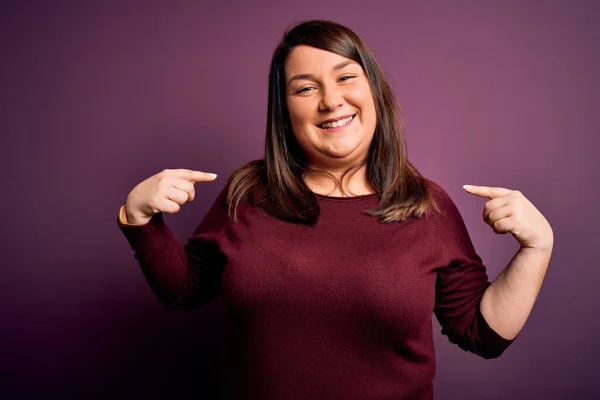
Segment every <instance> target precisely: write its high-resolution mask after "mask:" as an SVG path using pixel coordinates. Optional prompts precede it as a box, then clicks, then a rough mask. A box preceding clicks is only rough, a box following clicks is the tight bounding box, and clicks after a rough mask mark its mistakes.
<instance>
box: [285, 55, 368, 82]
mask: <svg viewBox="0 0 600 400" xmlns="http://www.w3.org/2000/svg"><path fill="white" fill-rule="evenodd" d="M350 64H357V63H356V62H354V61H352V60H346V61H342V62H340V63H337V64H335V65H334V66H333V70H334V71H338V70H340V69H342V68H345V67H347V66H348V65H350ZM357 65H358V64H357ZM303 79H307V80H313V81H314V80H315V77H314V76H313V75H312V74H298V75H294V76H292V77H291V78H290V80H289V81H288V83H287V84H288V85H289V84H290V83H292V82H293V81H298V80H303Z"/></svg>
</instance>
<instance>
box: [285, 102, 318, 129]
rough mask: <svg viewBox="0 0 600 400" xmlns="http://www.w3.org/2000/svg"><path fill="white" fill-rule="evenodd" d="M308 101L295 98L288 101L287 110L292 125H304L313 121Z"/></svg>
mask: <svg viewBox="0 0 600 400" xmlns="http://www.w3.org/2000/svg"><path fill="white" fill-rule="evenodd" d="M308 103H309V101H308V99H303V98H293V99H292V100H288V102H287V108H288V113H289V114H290V120H291V121H292V124H303V123H306V122H308V121H311V118H312V114H311V111H310V104H308Z"/></svg>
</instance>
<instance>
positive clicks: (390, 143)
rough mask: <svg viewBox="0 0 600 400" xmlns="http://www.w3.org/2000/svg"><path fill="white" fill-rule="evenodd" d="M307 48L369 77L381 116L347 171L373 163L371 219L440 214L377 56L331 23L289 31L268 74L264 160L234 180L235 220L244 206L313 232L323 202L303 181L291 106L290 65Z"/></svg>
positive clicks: (304, 168)
mask: <svg viewBox="0 0 600 400" xmlns="http://www.w3.org/2000/svg"><path fill="white" fill-rule="evenodd" d="M300 45H306V46H311V47H315V48H318V49H322V50H325V51H329V52H332V53H335V54H338V55H340V56H342V57H346V58H348V59H350V60H353V61H355V62H357V63H358V64H359V65H360V66H361V67H362V68H363V70H364V71H365V73H366V75H367V77H368V80H369V83H370V85H371V92H372V94H373V98H374V102H375V109H376V114H377V123H376V128H375V132H374V135H373V139H372V142H371V145H370V148H369V152H368V155H367V157H366V159H365V160H363V161H362V162H361V163H359V164H358V165H354V166H352V167H351V168H349V169H348V170H347V171H346V173H348V172H350V171H352V170H354V171H356V170H357V169H358V168H360V167H361V166H362V165H365V164H366V175H367V180H368V182H369V184H370V185H371V187H372V188H373V189H374V190H375V191H376V194H377V197H378V200H379V202H378V205H377V207H376V208H374V209H371V210H365V214H367V215H371V216H373V217H377V218H379V220H380V221H381V222H398V221H404V220H406V219H408V218H419V217H421V216H422V215H424V214H425V213H427V212H428V211H429V208H430V206H431V205H433V207H434V208H435V209H436V210H438V211H439V208H438V206H437V205H436V203H435V201H434V200H433V196H431V194H430V191H429V189H428V185H427V179H426V178H424V177H423V176H422V175H421V174H420V173H419V172H418V170H417V169H416V168H415V167H414V166H413V165H412V164H411V163H410V162H409V161H408V158H407V152H406V144H405V140H404V127H403V123H402V120H401V113H400V106H399V104H398V102H397V100H396V97H395V96H394V93H393V91H392V88H391V86H390V84H389V83H388V81H387V80H386V78H385V76H384V74H383V72H382V70H381V68H380V67H379V65H378V64H377V61H376V60H375V57H374V55H373V53H372V51H371V50H370V49H369V48H368V47H367V45H366V44H365V43H364V42H363V41H362V40H361V39H360V37H359V36H358V35H357V34H355V33H354V32H353V31H352V30H350V29H349V28H347V27H345V26H343V25H340V24H338V23H335V22H332V21H323V20H313V21H306V22H302V23H299V24H297V25H295V26H293V27H291V28H290V29H288V30H287V31H286V32H285V33H284V35H283V39H282V41H281V42H280V43H279V45H278V46H277V47H276V48H275V51H274V53H273V58H272V60H271V67H270V72H269V94H268V96H269V98H268V111H267V127H266V138H265V154H264V159H261V160H255V161H251V162H249V163H246V164H245V165H243V166H241V167H239V168H238V169H236V170H235V171H234V172H233V174H232V175H231V177H230V179H229V182H228V184H229V189H228V195H227V202H228V205H229V213H230V215H231V216H232V218H233V219H234V220H235V219H236V217H237V208H238V206H239V205H240V203H241V202H247V203H249V204H251V205H253V206H256V207H258V208H259V209H260V210H262V211H263V212H265V213H267V214H268V215H271V216H273V217H275V218H278V219H281V220H284V221H289V222H295V223H304V224H309V225H311V224H314V223H315V222H316V220H317V218H318V216H319V210H320V208H319V203H318V197H317V196H316V194H315V193H313V192H312V191H311V190H310V189H309V188H308V186H307V185H306V183H305V182H304V180H303V178H302V174H303V173H304V172H305V171H307V170H308V169H309V168H310V167H309V166H308V163H307V159H306V156H305V154H304V152H303V150H302V148H301V147H300V145H299V144H298V142H297V140H296V138H295V136H294V133H293V131H292V129H291V123H290V119H289V114H288V110H287V106H286V100H285V99H286V97H285V72H284V71H285V70H284V67H285V61H286V59H287V57H288V56H289V54H290V52H291V51H292V49H293V48H294V47H296V46H300ZM344 175H345V174H344ZM342 179H343V178H342Z"/></svg>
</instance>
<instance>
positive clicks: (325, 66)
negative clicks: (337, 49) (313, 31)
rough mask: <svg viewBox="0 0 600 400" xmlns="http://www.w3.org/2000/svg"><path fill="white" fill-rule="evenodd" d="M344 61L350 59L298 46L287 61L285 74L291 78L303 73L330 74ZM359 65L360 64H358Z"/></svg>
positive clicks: (313, 48)
mask: <svg viewBox="0 0 600 400" xmlns="http://www.w3.org/2000/svg"><path fill="white" fill-rule="evenodd" d="M342 61H352V60H350V59H349V58H346V57H343V56H340V55H339V54H335V53H331V52H329V51H325V50H321V49H317V48H315V47H310V46H304V45H302V46H297V47H295V48H294V49H293V50H292V51H291V52H290V54H289V55H288V58H287V60H286V61H285V74H286V76H291V75H295V74H301V73H318V72H322V73H325V72H329V71H331V69H333V67H334V66H335V65H337V64H339V63H340V62H342ZM356 65H358V64H356Z"/></svg>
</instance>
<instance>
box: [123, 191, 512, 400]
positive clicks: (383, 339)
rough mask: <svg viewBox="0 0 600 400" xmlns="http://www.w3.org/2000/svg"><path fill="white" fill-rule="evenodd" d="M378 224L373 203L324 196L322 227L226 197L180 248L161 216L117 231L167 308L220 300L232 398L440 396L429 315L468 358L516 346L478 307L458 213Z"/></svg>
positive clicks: (484, 282) (443, 196) (478, 291)
mask: <svg viewBox="0 0 600 400" xmlns="http://www.w3.org/2000/svg"><path fill="white" fill-rule="evenodd" d="M430 186H431V188H432V190H433V193H434V196H435V198H436V199H437V200H438V204H439V206H440V207H441V209H442V211H443V213H444V215H443V216H440V215H439V214H437V213H435V212H434V213H432V214H431V215H430V216H428V217H424V218H422V219H412V220H409V221H407V222H403V223H392V224H381V223H378V222H377V220H376V219H375V218H373V217H369V216H365V215H362V214H361V213H360V212H361V211H362V210H365V209H367V208H372V207H374V206H375V205H376V203H377V197H376V196H375V195H366V196H358V197H344V198H340V197H328V196H322V195H318V198H319V203H320V207H321V214H320V217H319V220H318V222H317V224H316V225H315V226H314V227H307V226H302V225H297V224H292V223H287V222H282V221H280V220H277V219H274V218H271V217H267V216H265V215H264V214H261V213H260V212H258V211H257V210H256V209H255V208H253V207H250V206H248V205H242V206H241V208H240V209H239V210H238V212H239V214H238V215H239V221H238V222H237V223H234V222H233V221H232V220H231V219H230V218H229V217H228V216H227V210H226V208H225V192H224V191H223V192H221V194H220V195H219V196H218V197H217V199H216V201H215V203H214V204H213V206H212V207H211V209H210V210H209V212H208V214H207V215H206V217H205V218H204V220H203V221H202V222H201V223H200V225H199V226H198V227H197V228H196V230H195V232H194V233H193V235H192V236H191V237H190V238H189V240H188V243H187V244H186V245H185V246H184V245H182V244H181V243H180V242H179V241H178V239H177V238H176V237H175V236H174V235H173V233H172V232H171V231H170V230H169V228H168V227H167V225H166V224H165V222H164V220H163V216H162V214H157V215H155V216H154V217H152V219H151V220H150V222H149V223H148V224H146V225H144V226H141V227H135V226H125V225H123V224H121V223H120V222H119V221H117V223H118V224H119V226H120V229H121V231H122V232H123V234H124V235H125V237H126V238H127V240H128V241H129V244H130V246H131V248H132V249H133V250H134V252H135V258H136V259H137V260H138V262H139V263H140V266H141V269H142V271H143V273H144V275H145V276H146V279H147V280H148V282H149V284H150V286H151V287H152V289H153V291H154V292H155V293H156V295H157V296H158V298H159V299H160V301H161V302H162V303H163V304H165V305H166V306H168V307H172V308H191V307H197V306H200V305H202V304H205V303H206V302H209V301H211V300H213V299H214V298H216V297H217V296H219V295H221V296H223V300H224V303H225V304H226V307H227V310H228V319H229V322H230V335H229V339H228V340H229V342H228V345H227V349H228V354H227V355H224V357H225V359H226V361H227V362H226V364H225V365H226V367H225V369H224V371H223V373H224V375H223V379H224V382H225V386H226V388H225V390H226V392H227V394H228V397H227V398H228V399H277V400H281V399H286V400H293V399H302V400H306V399H357V400H358V399H365V400H366V399H373V400H375V399H377V400H383V399H394V400H398V399H419V400H421V399H432V398H433V378H434V373H435V352H434V345H433V340H432V333H433V332H432V321H431V316H432V313H434V312H435V315H436V317H437V318H438V320H439V322H440V324H441V325H442V327H443V330H442V333H443V334H446V335H448V338H449V340H450V341H451V342H453V343H456V344H457V345H458V346H460V347H461V348H462V349H464V350H467V351H471V352H474V353H476V354H478V355H480V356H482V357H485V358H491V357H497V356H499V355H500V354H501V353H502V352H503V351H504V350H505V349H506V348H507V347H508V346H509V345H510V343H511V342H512V340H506V339H503V338H502V337H501V336H499V335H498V334H497V333H496V332H494V331H493V330H492V329H491V328H490V327H489V326H488V325H487V323H486V321H485V320H484V318H483V316H482V314H481V313H480V311H479V302H480V300H481V297H482V295H483V292H484V291H485V289H486V288H487V287H488V285H489V284H490V283H489V281H488V277H487V275H486V271H485V267H484V265H483V264H482V262H481V259H480V257H479V256H478V255H477V253H476V252H475V250H474V248H473V245H472V242H471V239H470V237H469V234H468V233H467V229H466V227H465V224H464V222H463V219H462V217H461V215H460V214H459V211H458V209H457V208H456V205H455V204H454V203H453V201H452V200H451V199H450V197H449V196H448V194H447V193H446V192H445V191H444V190H443V189H442V188H441V187H440V186H438V185H437V184H435V183H432V182H431V183H430Z"/></svg>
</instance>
